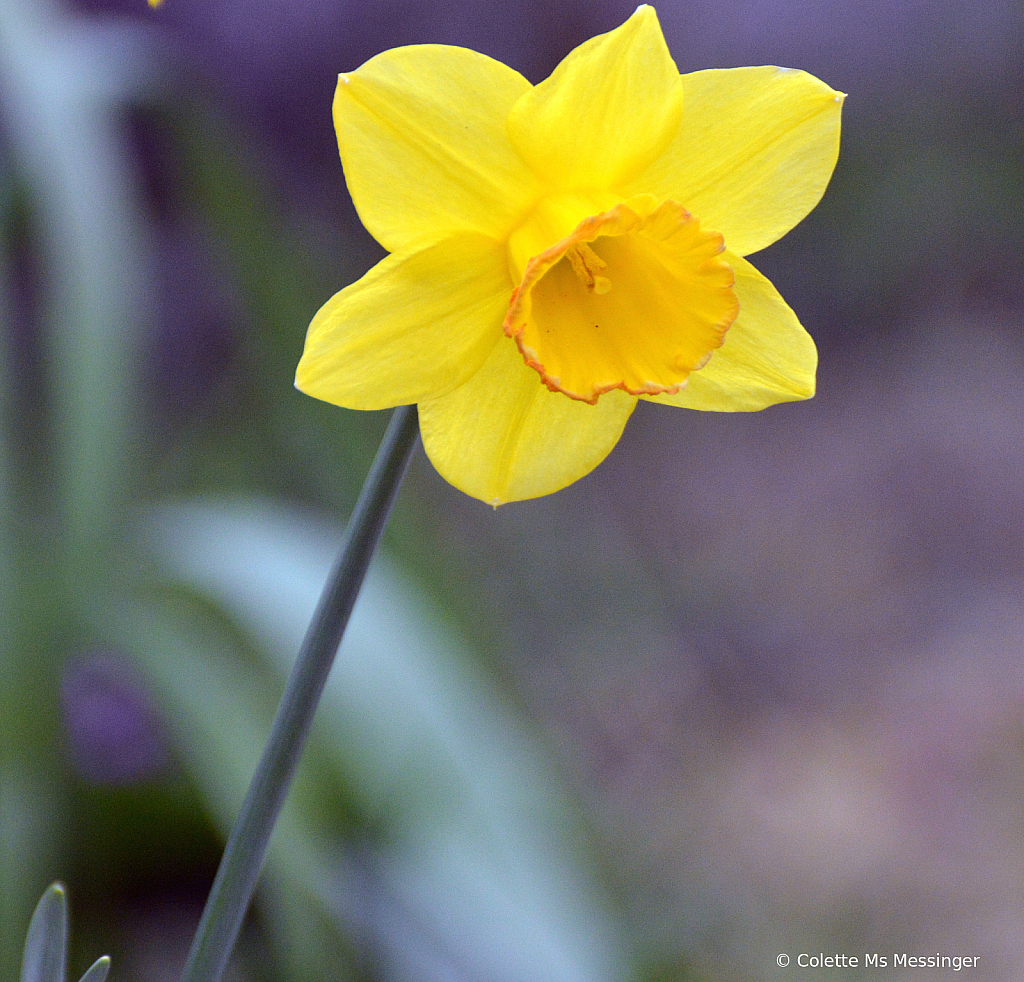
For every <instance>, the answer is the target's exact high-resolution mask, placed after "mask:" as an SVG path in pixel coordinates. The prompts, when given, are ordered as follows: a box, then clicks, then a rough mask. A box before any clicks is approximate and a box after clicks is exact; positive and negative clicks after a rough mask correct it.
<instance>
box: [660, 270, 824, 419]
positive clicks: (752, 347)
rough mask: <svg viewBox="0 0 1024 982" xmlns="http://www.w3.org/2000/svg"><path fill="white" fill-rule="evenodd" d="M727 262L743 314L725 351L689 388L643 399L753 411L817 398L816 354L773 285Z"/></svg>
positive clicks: (728, 334)
mask: <svg viewBox="0 0 1024 982" xmlns="http://www.w3.org/2000/svg"><path fill="white" fill-rule="evenodd" d="M723 258H724V259H725V260H726V261H727V262H728V263H729V265H730V266H732V268H733V272H734V273H735V274H736V283H735V285H734V287H733V289H734V290H735V291H736V295H737V297H739V301H740V313H739V316H738V317H737V318H736V320H735V321H734V322H733V325H732V327H730V328H729V330H728V331H727V332H726V334H725V341H724V342H723V344H722V346H721V347H720V348H719V349H718V350H717V351H715V352H714V353H713V354H712V355H711V359H710V360H709V361H708V363H707V365H705V366H704V367H703V368H702V369H701V370H700V371H697V372H692V373H691V374H690V377H689V379H688V380H687V383H686V388H684V389H683V390H682V391H681V392H677V393H675V394H672V395H659V396H650V397H647V396H644V397H642V398H650V400H651V401H652V402H659V403H664V404H666V405H669V406H681V407H684V408H686V409H704V410H714V411H717V412H750V411H753V410H757V409H764V408H765V407H766V406H773V405H775V403H778V402H795V401H797V400H800V399H810V398H811V396H813V395H814V385H815V380H814V376H815V370H816V369H817V366H818V352H817V349H816V348H815V346H814V341H813V340H811V336H810V335H809V334H808V333H807V332H806V331H805V330H804V329H803V327H802V326H801V324H800V322H799V321H798V320H797V317H796V314H794V313H793V311H792V310H791V309H790V308H789V306H788V305H787V304H786V301H785V300H783V299H782V297H781V296H780V295H779V293H778V291H777V290H776V289H775V287H774V286H772V284H771V282H770V281H769V280H768V279H767V278H766V277H765V276H763V275H762V274H761V273H759V272H758V271H757V270H756V269H754V267H753V266H751V265H750V263H748V262H747V261H746V260H745V259H740V257H739V256H734V255H731V254H730V253H729V252H728V251H726V252H725V253H724V254H723Z"/></svg>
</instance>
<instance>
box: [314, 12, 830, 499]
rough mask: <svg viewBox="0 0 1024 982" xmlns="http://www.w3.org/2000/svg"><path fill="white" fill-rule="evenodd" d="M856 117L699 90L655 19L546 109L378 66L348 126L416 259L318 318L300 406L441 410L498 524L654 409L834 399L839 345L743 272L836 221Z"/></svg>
mask: <svg viewBox="0 0 1024 982" xmlns="http://www.w3.org/2000/svg"><path fill="white" fill-rule="evenodd" d="M842 100H843V96H842V95H841V94H840V93H837V92H835V91H833V90H832V89H830V88H829V87H828V86H827V85H825V84H824V83H823V82H820V81H819V80H818V79H816V78H814V77H812V76H810V75H807V74H805V73H803V72H798V71H790V70H786V69H781V68H772V67H761V68H735V69H725V70H711V71H700V72H694V73H692V74H688V75H680V74H679V71H678V69H677V68H676V66H675V63H674V62H673V61H672V57H671V55H670V54H669V51H668V48H667V46H666V44H665V39H664V37H663V35H662V33H661V27H660V26H659V24H658V19H657V16H656V15H655V12H654V9H653V8H652V7H649V6H646V5H644V6H641V7H639V8H638V9H637V11H636V13H634V14H633V16H632V17H630V18H629V20H628V21H626V23H625V24H623V25H622V26H621V27H619V28H617V29H616V30H614V31H611V32H610V33H609V34H604V35H600V36H599V37H595V38H592V39H591V40H590V41H587V42H586V43H585V44H582V45H581V46H580V47H578V48H576V50H575V51H573V52H572V53H571V54H570V55H569V56H568V57H567V58H565V60H564V61H562V63H561V64H560V65H559V66H558V67H557V68H556V69H555V71H554V72H553V73H552V75H551V77H550V78H548V79H546V80H545V81H543V82H541V83H540V84H539V85H536V86H533V85H531V84H530V83H529V82H528V81H527V80H526V79H525V78H523V77H522V76H521V75H520V74H519V73H518V72H515V71H513V70H512V69H511V68H508V67H506V66H505V65H503V64H501V63H500V62H497V61H494V60H493V59H491V58H488V57H486V56H485V55H482V54H478V53H477V52H475V51H470V50H467V49H464V48H456V47H449V46H445V45H417V46H412V47H404V48H395V49H393V50H390V51H385V52H384V53H383V54H380V55H377V56H376V57H374V58H371V59H370V60H369V61H368V62H366V64H364V65H363V66H362V67H361V68H359V69H358V70H356V71H354V72H351V73H349V74H347V75H341V76H340V78H339V81H338V89H337V94H336V96H335V100H334V121H335V126H336V129H337V133H338V143H339V146H340V149H341V159H342V164H343V166H344V171H345V177H346V180H347V182H348V187H349V190H350V192H351V194H352V199H353V201H354V202H355V206H356V209H357V210H358V212H359V216H360V218H361V219H362V221H363V224H364V225H365V226H366V228H367V229H368V230H369V231H370V233H371V234H372V235H373V236H374V238H376V239H377V241H378V242H380V243H381V245H383V246H384V248H385V249H387V250H388V252H389V253H390V255H389V256H387V257H386V258H385V259H384V260H382V261H381V262H380V263H378V264H377V265H376V266H375V267H374V268H373V269H371V270H370V271H369V272H368V273H367V274H366V275H365V276H364V277H363V278H362V279H361V280H359V281H358V282H357V283H354V284H353V285H351V286H349V287H348V288H346V289H344V290H342V291H341V292H340V293H338V294H337V295H336V296H335V297H333V299H331V300H329V301H328V302H327V304H325V306H324V307H323V308H322V309H321V310H320V311H319V313H318V314H317V315H316V317H315V318H314V320H313V322H312V324H311V325H310V328H309V333H308V335H307V338H306V347H305V351H304V353H303V356H302V359H301V361H300V363H299V366H298V372H297V375H296V385H297V386H298V387H299V389H301V390H302V391H303V392H306V393H308V394H309V395H312V396H315V397H316V398H318V399H324V400H326V401H328V402H331V403H334V404H336V405H339V406H346V407H349V408H352V409H382V408H385V407H389V406H396V405H407V404H410V403H417V404H418V406H419V414H420V428H421V432H422V435H423V443H424V447H425V449H426V452H427V455H428V456H429V457H430V459H431V460H432V461H433V463H434V465H435V467H437V469H438V471H439V472H440V473H441V474H442V475H443V476H444V477H445V478H446V479H447V480H448V481H450V482H451V483H452V484H454V485H455V486H456V487H458V488H461V489H462V490H463V491H465V492H466V493H467V494H471V495H473V496H475V497H477V498H480V499H482V500H483V501H486V502H490V503H492V504H495V505H497V504H500V503H502V502H506V501H514V500H519V499H523V498H532V497H536V496H538V495H543V494H549V493H551V492H553V491H557V490H559V489H560V488H564V487H565V486H566V485H568V484H571V483H572V482H573V481H575V480H577V479H578V478H580V477H582V476H583V475H584V474H587V473H589V472H590V471H591V470H592V469H593V468H594V467H596V466H597V465H598V464H599V463H600V462H601V461H602V460H603V459H604V458H605V456H607V454H608V453H609V452H610V450H611V449H612V447H614V446H615V444H616V442H617V441H618V439H619V437H620V435H621V434H622V430H623V427H624V426H625V424H626V420H627V419H628V418H629V415H630V413H631V412H632V411H633V408H634V406H635V405H636V402H637V400H638V399H648V400H652V401H654V402H660V403H665V404H667V405H671V406H681V407H686V408H690V409H707V410H724V411H737V410H756V409H763V408H764V407H766V406H769V405H772V404H774V403H778V402H786V401H791V400H796V399H807V398H809V397H810V396H812V395H813V394H814V380H815V369H816V366H817V353H816V350H815V347H814V342H813V341H812V340H811V338H810V336H809V335H808V334H807V332H806V331H805V330H804V329H803V327H802V326H801V325H800V322H799V321H798V320H797V318H796V315H795V314H794V313H793V311H792V310H790V308H789V307H788V306H787V305H786V303H785V302H784V301H783V299H782V297H781V296H779V294H778V292H777V291H776V290H775V288H774V287H773V286H772V285H771V283H770V282H769V281H768V280H767V279H766V278H765V277H763V276H762V275H761V274H760V273H758V272H757V270H756V269H754V267H753V266H751V265H750V264H749V263H748V262H747V261H746V260H745V259H743V258H741V257H742V256H746V255H748V254H749V253H752V252H756V251H757V250H758V249H763V248H764V247H765V246H767V245H769V244H771V243H772V242H774V241H775V240H776V239H778V238H779V237H780V236H782V235H784V234H785V233H786V232H787V231H789V229H791V228H792V227H793V226H794V225H795V224H796V223H797V222H798V221H800V220H801V219H802V218H803V217H804V216H805V215H806V214H807V213H808V212H809V211H810V210H811V208H813V207H814V205H815V204H817V202H818V200H819V199H820V198H821V195H822V193H823V192H824V190H825V186H826V184H827V183H828V180H829V177H830V176H831V174H832V170H833V168H834V166H835V162H836V157H837V154H838V151H839V118H840V109H841V105H842Z"/></svg>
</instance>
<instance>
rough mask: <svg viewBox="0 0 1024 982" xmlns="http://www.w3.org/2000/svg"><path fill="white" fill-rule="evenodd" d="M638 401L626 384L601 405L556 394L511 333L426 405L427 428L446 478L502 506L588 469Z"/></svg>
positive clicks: (430, 450) (426, 438)
mask: <svg viewBox="0 0 1024 982" xmlns="http://www.w3.org/2000/svg"><path fill="white" fill-rule="evenodd" d="M635 405H636V397H635V396H631V395H629V394H627V393H625V392H622V391H620V390H615V391H614V392H608V393H606V394H605V395H603V396H602V397H601V398H600V400H599V401H598V403H597V405H596V406H590V405H587V404H586V403H584V402H579V401H577V400H575V399H569V398H567V397H566V396H564V395H562V394H561V393H558V392H549V391H548V390H547V389H546V388H545V387H544V386H543V385H542V384H541V381H540V379H539V378H538V377H537V373H536V372H534V371H533V370H532V369H530V368H527V367H526V365H525V364H524V363H523V359H522V357H521V356H520V354H519V351H518V349H517V348H516V346H515V344H514V343H513V342H512V341H511V340H509V339H507V338H503V339H502V341H501V342H500V343H499V344H497V345H496V346H495V347H494V349H493V350H492V352H491V354H490V356H489V357H488V358H487V360H486V361H485V362H484V364H483V366H482V367H481V368H480V370H479V371H478V372H477V373H476V374H475V375H473V376H472V378H470V379H469V380H468V381H467V382H464V383H463V384H462V385H461V386H459V388H457V389H455V390H454V391H452V392H449V393H448V394H447V395H445V396H442V397H441V398H439V399H431V400H429V401H426V402H421V403H420V407H419V410H420V430H421V432H422V434H423V446H424V449H425V450H426V452H427V456H428V457H429V458H430V460H431V461H432V462H433V464H434V466H435V467H436V468H437V470H438V472H439V473H440V474H441V476H442V477H443V478H445V480H447V481H448V482H449V483H451V484H453V485H454V486H455V487H457V488H459V489H460V490H461V491H464V492H465V493H466V494H469V495H472V496H473V497H474V498H479V499H480V500H482V501H486V502H487V503H488V504H493V505H499V504H503V503H504V502H507V501H520V500H522V499H525V498H536V497H539V496H540V495H544V494H551V493H552V492H554V491H558V490H560V489H561V488H564V487H566V486H567V485H569V484H572V482H573V481H576V480H578V479H579V478H581V477H583V476H584V475H585V474H588V473H589V472H590V471H592V470H593V469H594V468H595V467H596V466H597V465H598V464H599V463H601V461H602V460H604V458H605V457H606V456H607V455H608V454H609V452H610V451H611V449H612V447H614V446H615V444H616V443H617V442H618V440H619V437H620V436H621V435H622V430H623V428H624V427H625V425H626V420H627V419H628V418H629V415H630V413H631V412H632V411H633V407H634V406H635Z"/></svg>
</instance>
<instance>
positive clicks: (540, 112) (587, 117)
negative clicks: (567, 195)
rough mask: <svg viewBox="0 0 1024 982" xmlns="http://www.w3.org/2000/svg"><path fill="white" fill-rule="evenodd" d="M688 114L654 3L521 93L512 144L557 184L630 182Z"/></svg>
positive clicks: (588, 185) (512, 120)
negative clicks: (683, 116)
mask: <svg viewBox="0 0 1024 982" xmlns="http://www.w3.org/2000/svg"><path fill="white" fill-rule="evenodd" d="M682 112H683V94H682V84H681V82H680V79H679V72H678V69H677V68H676V66H675V62H673V60H672V56H671V55H670V54H669V51H668V47H667V46H666V44H665V38H664V36H663V35H662V33H661V27H660V25H659V24H658V18H657V15H656V14H655V13H654V8H652V7H649V6H647V5H646V4H645V5H643V6H641V7H638V8H637V11H636V13H634V14H633V16H632V17H630V18H629V20H628V21H626V23H625V24H623V25H622V26H621V27H618V28H616V29H615V30H614V31H611V32H610V33H608V34H602V35H599V36H598V37H595V38H591V39H590V40H589V41H587V42H585V43H584V44H581V45H580V46H579V47H578V48H576V49H575V50H574V51H572V52H570V54H569V55H568V56H567V57H566V58H565V59H564V60H563V61H562V62H561V64H559V66H558V67H557V68H556V69H555V70H554V72H552V74H551V76H550V78H547V79H545V80H544V81H543V82H541V83H540V84H539V85H537V86H535V87H534V88H532V89H530V90H529V91H528V92H527V93H525V94H524V95H522V96H520V98H519V101H518V102H516V104H515V105H514V106H513V107H512V111H511V112H510V113H509V117H508V132H509V135H510V136H511V138H512V143H513V144H514V145H515V147H516V148H517V149H518V150H519V152H520V153H521V154H522V156H523V157H524V158H525V159H526V160H527V161H528V162H529V163H530V165H531V166H532V167H533V169H534V170H535V171H536V172H537V173H538V174H543V175H544V177H545V178H546V179H547V180H548V181H549V182H553V184H554V186H555V187H558V188H560V189H577V188H607V187H609V186H611V185H614V184H617V183H621V182H622V181H624V180H627V179H628V178H629V177H630V176H631V175H633V174H634V173H636V172H637V171H639V170H641V169H643V168H644V167H645V166H647V165H648V164H649V163H650V162H651V161H653V160H654V159H656V158H657V157H658V155H659V154H661V153H662V152H663V151H664V150H665V148H666V147H667V146H668V145H669V143H670V141H671V140H672V138H673V136H675V133H676V130H677V129H678V127H679V120H680V118H681V116H682Z"/></svg>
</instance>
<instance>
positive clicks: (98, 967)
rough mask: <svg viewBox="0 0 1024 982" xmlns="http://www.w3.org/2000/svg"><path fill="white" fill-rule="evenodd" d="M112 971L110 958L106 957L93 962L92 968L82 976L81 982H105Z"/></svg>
mask: <svg viewBox="0 0 1024 982" xmlns="http://www.w3.org/2000/svg"><path fill="white" fill-rule="evenodd" d="M109 971H110V958H109V957H108V956H107V955H104V956H103V957H102V958H97V959H96V961H95V962H93V965H92V968H90V969H89V971H88V972H86V973H85V975H83V976H82V978H81V980H80V982H104V980H105V979H106V977H107V972H109Z"/></svg>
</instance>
